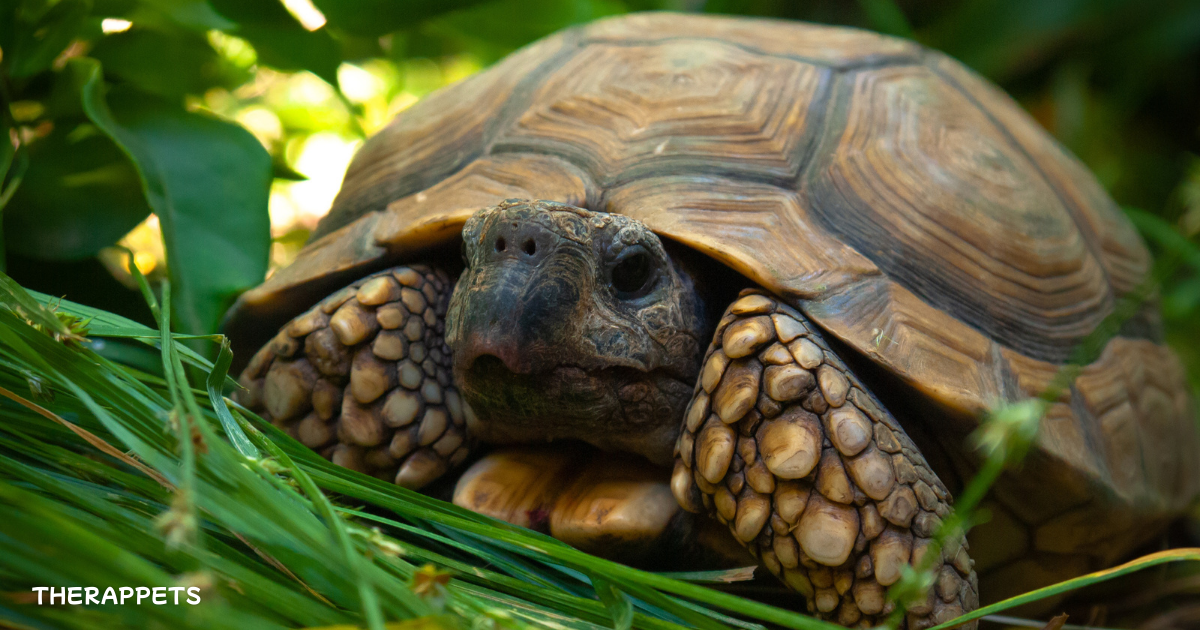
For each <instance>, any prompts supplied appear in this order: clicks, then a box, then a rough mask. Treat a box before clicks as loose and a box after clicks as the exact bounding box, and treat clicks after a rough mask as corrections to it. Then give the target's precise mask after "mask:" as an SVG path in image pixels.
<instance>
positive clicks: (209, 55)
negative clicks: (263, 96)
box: [91, 27, 249, 98]
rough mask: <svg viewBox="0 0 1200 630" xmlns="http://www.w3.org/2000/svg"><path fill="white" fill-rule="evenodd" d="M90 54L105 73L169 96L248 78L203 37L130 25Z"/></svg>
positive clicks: (137, 86) (140, 87) (178, 95)
mask: <svg viewBox="0 0 1200 630" xmlns="http://www.w3.org/2000/svg"><path fill="white" fill-rule="evenodd" d="M91 56H92V57H93V58H95V59H97V60H99V61H100V63H101V65H102V66H103V67H104V73H105V74H106V75H107V76H108V77H110V79H111V78H116V79H120V80H121V81H124V82H126V83H129V84H130V85H132V86H134V87H136V88H137V89H139V90H141V91H143V92H149V93H151V94H158V95H160V96H165V97H168V98H179V97H182V96H183V95H184V94H203V93H204V92H205V91H206V90H208V89H209V88H212V87H217V86H222V87H233V86H236V85H237V84H239V83H241V82H242V81H244V80H246V79H247V78H249V76H248V75H246V74H245V73H244V72H239V71H237V70H235V69H234V68H232V67H231V66H230V65H229V64H227V63H226V62H225V61H224V60H223V59H221V57H220V56H219V55H218V54H217V51H215V50H213V48H212V46H211V45H209V43H208V40H206V39H205V38H204V37H203V36H202V35H196V34H191V33H188V32H186V31H178V30H176V31H175V32H165V31H158V30H152V29H146V28H137V27H134V28H132V29H130V30H128V31H126V32H124V33H116V34H113V35H109V36H107V37H104V38H103V39H101V40H100V41H98V42H96V46H95V48H93V49H92V51H91Z"/></svg>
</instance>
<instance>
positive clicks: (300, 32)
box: [234, 21, 342, 85]
mask: <svg viewBox="0 0 1200 630" xmlns="http://www.w3.org/2000/svg"><path fill="white" fill-rule="evenodd" d="M234 34H235V35H237V36H238V37H242V38H245V39H246V40H247V41H249V42H250V43H251V44H253V45H254V49H255V50H256V51H258V60H259V61H260V62H262V63H264V64H266V65H268V66H271V67H273V68H276V69H279V70H308V71H309V72H312V73H313V74H315V75H317V76H319V77H321V78H322V79H324V80H325V81H326V82H328V83H329V84H330V85H337V84H338V80H337V70H338V66H339V65H341V63H342V56H341V48H340V47H339V46H338V44H337V42H335V41H334V40H333V38H332V37H330V36H329V32H328V31H326V30H325V29H323V28H322V29H318V30H316V31H311V32H310V31H306V30H304V28H303V27H301V26H300V25H299V24H297V23H296V22H295V21H292V23H291V24H290V25H259V24H247V25H244V26H242V27H241V28H239V29H238V30H237V31H234Z"/></svg>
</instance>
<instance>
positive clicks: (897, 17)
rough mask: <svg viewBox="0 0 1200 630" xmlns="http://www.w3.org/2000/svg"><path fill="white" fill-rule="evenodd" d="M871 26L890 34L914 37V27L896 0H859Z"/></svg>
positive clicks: (859, 4)
mask: <svg viewBox="0 0 1200 630" xmlns="http://www.w3.org/2000/svg"><path fill="white" fill-rule="evenodd" d="M858 6H859V7H861V8H862V10H863V13H865V14H866V15H867V22H868V23H869V24H870V25H871V28H872V29H874V30H877V31H879V32H881V33H887V34H888V35H899V36H900V37H912V27H911V26H909V24H908V18H906V17H904V11H902V10H901V9H900V7H899V5H897V4H896V0H858Z"/></svg>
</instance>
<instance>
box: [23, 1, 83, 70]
mask: <svg viewBox="0 0 1200 630" xmlns="http://www.w3.org/2000/svg"><path fill="white" fill-rule="evenodd" d="M10 2H11V4H10V3H9V2H6V3H5V4H10V6H9V7H7V8H10V9H13V7H12V5H16V7H15V9H13V10H11V12H10V11H5V13H7V14H9V15H7V16H5V21H9V20H11V23H10V24H8V25H6V26H7V27H8V28H11V29H12V30H11V31H9V32H8V33H5V34H4V35H5V37H4V40H5V41H4V43H3V45H4V57H5V59H4V61H5V65H6V66H7V68H6V71H7V73H8V75H9V76H11V77H12V78H17V79H19V78H26V77H31V76H33V75H35V74H37V73H39V72H41V71H43V70H46V69H48V68H49V67H50V64H52V63H53V62H54V59H55V58H56V57H58V55H59V53H61V52H62V50H63V49H64V48H66V47H67V46H68V45H69V44H70V43H71V40H72V39H74V38H75V37H76V35H78V34H79V32H80V31H81V30H83V29H84V28H85V26H86V23H87V17H88V10H89V9H91V2H87V1H86V0H62V1H61V2H58V3H51V2H21V3H17V2H12V0H10ZM10 16H11V17H10ZM8 28H5V29H4V30H8Z"/></svg>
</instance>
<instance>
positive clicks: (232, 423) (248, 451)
mask: <svg viewBox="0 0 1200 630" xmlns="http://www.w3.org/2000/svg"><path fill="white" fill-rule="evenodd" d="M231 363H233V352H231V351H230V350H229V339H228V338H226V337H221V351H220V352H219V353H218V354H217V360H216V361H215V362H214V363H213V369H212V371H211V372H209V373H208V379H207V380H206V381H205V385H206V386H207V387H208V400H209V402H211V403H212V406H213V411H214V412H216V414H217V419H218V420H220V421H221V427H222V428H224V429H225V435H227V436H229V441H230V442H232V443H233V446H234V448H236V449H237V450H238V452H239V453H241V454H242V455H244V456H246V457H248V458H250V459H258V457H259V454H258V449H257V448H255V447H254V445H253V444H251V443H250V438H248V437H246V433H245V432H244V431H242V428H241V427H239V426H238V423H237V420H234V419H233V414H231V413H230V412H229V406H228V405H226V404H225V397H224V396H222V395H221V390H222V389H223V388H224V386H225V378H226V375H228V374H229V365H230V364H231Z"/></svg>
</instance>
